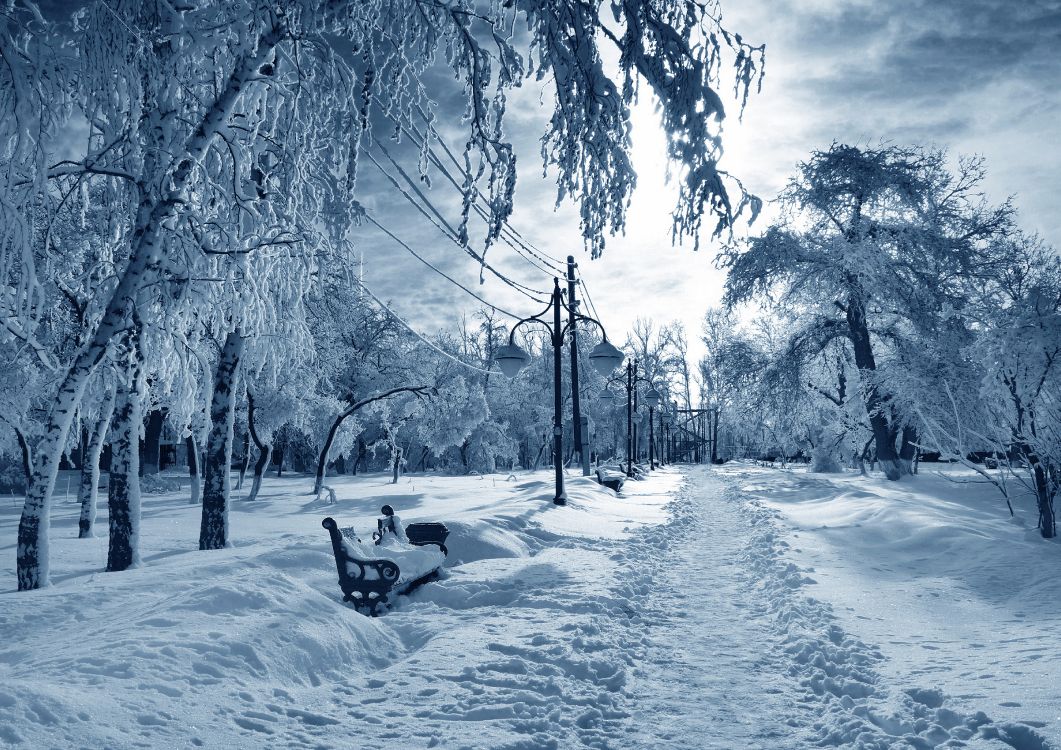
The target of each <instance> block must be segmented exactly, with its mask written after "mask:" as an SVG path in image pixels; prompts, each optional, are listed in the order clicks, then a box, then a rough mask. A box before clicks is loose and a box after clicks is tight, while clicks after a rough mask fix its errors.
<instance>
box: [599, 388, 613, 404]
mask: <svg viewBox="0 0 1061 750" xmlns="http://www.w3.org/2000/svg"><path fill="white" fill-rule="evenodd" d="M597 399H598V400H599V401H604V402H606V403H611V402H612V401H614V400H615V394H614V393H612V392H611V391H610V390H609V389H608V388H605V389H604V390H603V391H601V392H600V394H598V396H597Z"/></svg>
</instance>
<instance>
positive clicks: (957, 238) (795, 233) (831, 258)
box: [723, 144, 1012, 479]
mask: <svg viewBox="0 0 1061 750" xmlns="http://www.w3.org/2000/svg"><path fill="white" fill-rule="evenodd" d="M982 179H983V168H982V164H981V163H980V162H979V161H975V160H961V161H960V162H959V164H958V167H957V169H956V170H955V171H954V172H952V171H951V170H949V169H948V167H947V164H946V155H945V154H944V153H943V152H940V151H932V150H926V149H922V148H905V147H898V146H880V147H876V148H859V147H855V146H847V145H841V144H834V145H833V146H832V147H831V148H830V149H828V150H827V151H818V152H815V153H814V154H813V155H812V157H811V158H810V160H808V161H807V162H804V163H803V164H801V165H800V168H799V174H798V176H797V177H796V178H794V179H793V180H792V181H791V183H790V184H789V186H788V187H787V188H786V190H785V191H784V192H783V194H782V196H781V199H780V203H781V208H782V214H781V217H780V219H779V220H778V221H777V222H776V223H774V225H772V226H771V227H769V228H768V229H767V230H766V231H765V232H764V233H763V234H762V235H760V236H757V237H753V238H751V239H750V240H749V241H748V243H747V245H746V246H744V247H736V248H733V249H731V250H730V251H729V252H728V253H726V254H725V256H724V258H723V264H724V266H725V267H726V268H727V269H728V270H729V278H728V279H727V284H726V295H725V302H726V304H727V306H729V307H730V308H732V307H735V306H736V305H739V304H741V303H743V302H746V301H749V300H752V299H756V298H758V299H762V300H767V301H770V302H773V303H776V305H778V306H779V307H780V308H782V309H785V310H792V311H799V312H800V314H801V316H802V318H803V321H804V328H805V332H806V333H807V334H808V335H813V337H814V338H816V339H817V340H819V341H820V342H821V343H822V344H823V345H824V344H825V343H827V342H829V341H832V340H834V339H843V340H844V341H845V347H850V352H851V355H852V359H853V361H854V363H855V367H856V369H857V372H858V375H859V385H860V388H859V392H860V394H861V397H862V400H863V402H864V406H865V410H866V414H867V416H868V419H869V423H870V427H871V430H872V433H873V440H874V444H875V448H876V456H877V460H878V461H879V462H880V464H881V467H882V468H883V470H884V472H885V474H886V475H887V477H888V478H889V479H899V478H900V477H901V476H902V475H903V474H906V473H909V471H910V463H911V458H912V456H913V450H914V444H915V441H916V433H915V432H914V430H913V426H912V425H913V420H914V414H913V409H911V408H910V406H911V405H910V404H909V403H904V399H903V398H902V394H899V393H895V392H893V391H891V390H889V387H888V383H887V372H886V370H887V368H888V366H889V364H891V363H890V362H889V356H890V354H891V353H892V352H893V351H895V347H894V346H893V344H894V342H895V341H897V340H898V341H901V340H902V339H903V338H904V337H910V336H913V335H914V333H915V332H917V331H925V330H928V329H932V328H935V327H936V326H937V325H938V322H939V320H940V318H941V316H942V315H944V314H945V311H946V310H948V309H952V308H961V307H962V306H963V305H964V301H963V299H964V298H963V290H962V286H961V285H962V280H963V279H965V278H967V277H968V276H972V275H975V274H976V273H977V271H978V270H979V268H980V265H981V263H982V261H983V258H984V257H985V255H984V251H985V249H986V248H987V247H989V246H990V245H991V243H993V242H994V241H996V240H997V239H998V238H1000V237H1001V236H1002V235H1004V234H1005V233H1006V232H1007V231H1008V230H1009V229H1010V227H1011V224H1012V208H1011V207H1010V205H1009V204H1008V203H1007V204H1004V205H1002V206H1000V207H992V206H989V205H987V204H986V202H985V201H984V200H983V198H982V196H981V195H980V193H979V186H980V184H981V182H982ZM900 440H901V445H898V446H897V443H898V442H899V441H900Z"/></svg>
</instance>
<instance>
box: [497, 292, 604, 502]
mask: <svg viewBox="0 0 1061 750" xmlns="http://www.w3.org/2000/svg"><path fill="white" fill-rule="evenodd" d="M563 310H566V311H567V312H568V322H567V324H566V325H564V324H563V322H562V321H561V319H560V313H561V311H563ZM550 311H552V314H553V320H552V324H551V325H550V323H549V322H548V321H547V320H546V319H545V318H544V317H543V316H544V315H546V314H547V313H549V312H550ZM580 320H584V321H586V322H587V323H593V324H594V325H596V326H597V327H598V328H600V330H601V335H602V336H603V337H604V340H603V341H601V342H600V343H599V344H597V345H596V346H595V347H593V349H592V351H590V353H589V361H590V364H591V365H593V369H595V370H596V371H597V372H599V373H600V374H601V375H603V376H604V377H608V376H609V375H610V374H611V373H612V372H613V371H614V370H615V368H617V367H618V366H619V365H621V364H622V362H623V356H624V355H623V353H622V352H621V351H619V350H618V349H616V348H615V346H613V345H612V344H611V343H610V342H609V341H608V334H607V332H606V331H605V330H604V326H603V325H601V323H600V321H599V320H596V319H594V318H591V317H589V316H588V315H583V314H582V313H580V312H578V311H577V310H573V309H571V308H570V307H568V306H567V305H566V304H564V297H563V292H562V291H561V290H560V279H558V278H554V279H553V294H552V298H551V299H550V300H549V305H548V307H546V308H545V309H544V310H542V311H541V312H540V313H538V314H537V315H531V316H530V317H528V318H523V319H522V320H520V321H518V322H517V323H516V324H515V325H514V326H512V330H511V331H509V334H508V343H507V344H505V345H504V346H502V347H500V348H498V350H497V353H496V354H495V355H494V361H495V362H497V364H498V367H500V368H501V372H502V373H504V374H505V377H508V378H514V377H516V375H518V374H519V371H520V370H522V369H523V368H524V367H526V366H527V364H528V363H529V362H530V355H529V354H527V352H525V351H524V350H523V349H521V348H520V347H519V346H517V345H516V338H515V337H516V331H517V329H519V327H520V326H521V325H523V324H524V323H540V324H541V325H543V326H545V329H546V330H547V331H549V337H550V339H551V343H552V345H553V466H554V467H555V468H556V494H555V496H554V497H553V502H554V503H555V504H556V505H566V504H567V492H566V491H565V490H564V464H563V459H564V415H563V400H562V398H561V394H560V384H561V377H562V374H561V370H562V368H561V364H562V362H563V358H562V356H561V355H562V353H563V348H564V336H565V335H566V334H567V333H568V332H569V331H571V330H572V328H573V326H574V325H575V323H577V322H578V321H580Z"/></svg>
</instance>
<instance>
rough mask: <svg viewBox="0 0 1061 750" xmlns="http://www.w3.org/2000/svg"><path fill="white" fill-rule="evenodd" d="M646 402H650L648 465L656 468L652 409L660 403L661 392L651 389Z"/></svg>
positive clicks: (646, 395) (646, 396) (653, 468)
mask: <svg viewBox="0 0 1061 750" xmlns="http://www.w3.org/2000/svg"><path fill="white" fill-rule="evenodd" d="M645 403H646V404H648V467H649V468H650V469H652V470H653V471H655V469H656V429H655V422H653V421H652V410H653V409H655V408H656V406H657V405H658V404H659V392H658V391H657V390H656V389H655V388H651V389H649V391H648V393H646V394H645Z"/></svg>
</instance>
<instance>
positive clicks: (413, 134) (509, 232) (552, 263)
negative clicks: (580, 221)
mask: <svg viewBox="0 0 1061 750" xmlns="http://www.w3.org/2000/svg"><path fill="white" fill-rule="evenodd" d="M419 113H420V117H421V118H423V119H424V121H425V122H426V121H427V118H426V116H425V115H424V113H423V110H422V109H420V110H419ZM395 124H396V125H398V127H400V128H401V130H402V132H403V133H405V135H406V136H407V137H408V138H409V139H410V140H412V141H413V143H415V144H416V145H417V146H419V147H420V148H421V149H424V144H425V142H426V141H427V135H426V133H422V132H420V131H419V130H418V129H416V128H415V126H406V125H404V124H402V123H398V122H396V121H395ZM410 127H411V128H412V130H411V131H410ZM437 140H438V144H439V145H440V146H441V147H442V150H443V151H445V152H446V156H448V157H449V160H450V161H451V162H452V163H453V166H454V167H455V168H456V169H457V170H458V172H459V173H460V175H461V176H462V177H464V178H467V177H468V173H467V171H466V170H465V168H464V167H463V166H461V164H460V162H459V161H458V160H457V157H456V156H454V154H453V152H452V151H451V150H450V148H449V146H448V145H446V142H445V141H444V140H442V139H441V138H438V139H437ZM425 150H426V152H427V154H428V157H429V158H430V159H431V161H432V162H433V163H434V164H435V166H436V167H437V168H438V169H439V171H440V172H442V173H443V175H445V176H446V178H447V179H448V180H449V181H450V183H452V184H453V186H454V187H455V188H457V190H458V191H461V192H463V188H461V186H460V183H458V182H457V180H456V178H454V177H453V175H452V174H451V173H450V171H449V169H448V168H447V167H446V165H445V164H444V163H443V162H442V160H441V159H440V158H439V156H438V154H436V153H435V151H434V149H432V148H431V146H430V144H428V145H427V148H426V149H425ZM476 197H477V199H478V200H479V201H480V202H481V203H485V204H486V207H487V208H488V209H489V210H490V212H491V213H493V212H494V209H493V206H491V205H490V204H489V202H488V201H487V200H486V199H485V198H484V197H483V196H482V195H477V196H476ZM475 209H476V212H477V213H478V214H479V215H480V216H481V217H482V218H483V219H484V220H486V221H489V219H488V218H487V216H486V212H485V210H484V209H483V208H482V207H481V206H480V205H479V204H478V203H476V204H475ZM501 236H502V239H504V240H505V241H506V243H507V244H509V245H510V246H511V247H512V248H513V249H514V250H516V252H517V253H519V254H520V255H521V256H522V257H523V258H524V259H525V260H526V261H527V262H529V263H531V264H532V265H534V266H535V267H537V268H539V269H540V270H545V269H544V268H542V267H541V265H539V264H544V265H545V266H548V267H549V270H548V271H546V272H547V273H550V274H555V273H563V270H564V268H565V267H566V265H565V261H562V260H559V259H557V258H554V257H552V256H550V255H549V254H548V253H546V252H545V251H543V250H540V249H538V248H536V247H535V246H534V245H533V244H532V243H531V242H529V241H528V240H527V239H526V238H524V237H523V235H522V234H520V232H519V230H517V229H516V228H515V227H513V226H512V225H511V224H509V223H508V222H507V221H506V222H504V223H503V224H502V228H501ZM527 254H530V255H532V256H533V257H534V258H536V259H537V260H533V259H532V258H528V257H527Z"/></svg>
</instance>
